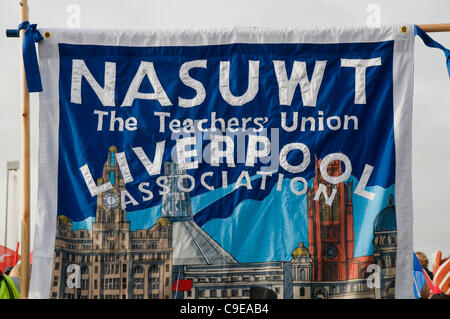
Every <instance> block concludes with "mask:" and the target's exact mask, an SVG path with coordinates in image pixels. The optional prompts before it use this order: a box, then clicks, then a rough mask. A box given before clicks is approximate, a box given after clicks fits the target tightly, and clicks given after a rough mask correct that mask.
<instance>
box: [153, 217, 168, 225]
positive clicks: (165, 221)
mask: <svg viewBox="0 0 450 319" xmlns="http://www.w3.org/2000/svg"><path fill="white" fill-rule="evenodd" d="M156 225H161V226H169V225H170V220H169V219H168V218H166V217H160V218H158V220H157V221H156Z"/></svg>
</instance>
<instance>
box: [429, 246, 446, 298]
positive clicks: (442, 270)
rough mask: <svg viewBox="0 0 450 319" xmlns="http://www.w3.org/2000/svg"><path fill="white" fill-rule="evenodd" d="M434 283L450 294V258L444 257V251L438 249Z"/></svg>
mask: <svg viewBox="0 0 450 319" xmlns="http://www.w3.org/2000/svg"><path fill="white" fill-rule="evenodd" d="M433 284H434V286H435V287H437V288H439V290H440V291H441V292H443V293H445V294H446V295H449V296H450V258H449V257H447V258H444V259H442V252H441V251H439V250H438V251H437V253H436V258H435V263H434V266H433Z"/></svg>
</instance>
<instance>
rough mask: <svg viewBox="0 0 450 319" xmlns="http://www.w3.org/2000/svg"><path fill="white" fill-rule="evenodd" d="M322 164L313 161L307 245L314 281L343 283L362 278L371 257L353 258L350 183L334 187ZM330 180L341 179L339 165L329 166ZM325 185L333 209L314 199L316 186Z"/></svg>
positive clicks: (323, 198) (334, 163)
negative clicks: (332, 197)
mask: <svg viewBox="0 0 450 319" xmlns="http://www.w3.org/2000/svg"><path fill="white" fill-rule="evenodd" d="M320 163H321V160H318V159H317V158H316V159H315V178H314V184H313V187H311V188H308V193H307V201H308V242H309V247H308V249H309V252H310V253H311V258H312V262H313V268H312V279H313V280H314V281H342V280H353V279H361V278H364V276H365V275H364V273H365V271H366V268H367V266H369V265H370V264H372V263H373V257H372V256H367V257H357V258H355V257H354V256H353V251H354V247H355V236H354V231H353V203H352V196H353V182H352V181H349V182H347V183H346V184H345V183H344V182H341V183H339V184H337V185H333V184H331V183H329V182H327V181H325V179H324V178H323V177H322V174H321V173H320ZM327 173H328V175H329V176H333V177H334V176H341V175H342V164H341V161H339V160H336V161H332V162H331V163H330V165H328V172H327ZM320 184H322V185H325V187H326V190H327V194H329V195H330V196H332V193H333V192H335V195H334V200H333V202H332V205H331V206H329V205H327V203H326V199H325V196H324V195H323V194H321V195H320V197H319V199H318V200H314V196H315V194H316V193H317V191H318V189H319V185H320Z"/></svg>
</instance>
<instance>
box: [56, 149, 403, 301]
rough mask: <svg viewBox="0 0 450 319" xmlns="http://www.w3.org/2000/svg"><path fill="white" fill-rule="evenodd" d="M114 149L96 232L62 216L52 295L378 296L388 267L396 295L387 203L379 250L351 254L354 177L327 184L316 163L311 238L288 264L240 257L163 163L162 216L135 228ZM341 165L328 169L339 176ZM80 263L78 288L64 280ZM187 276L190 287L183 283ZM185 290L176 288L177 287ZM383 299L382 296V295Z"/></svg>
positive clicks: (179, 175) (384, 289)
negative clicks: (374, 276)
mask: <svg viewBox="0 0 450 319" xmlns="http://www.w3.org/2000/svg"><path fill="white" fill-rule="evenodd" d="M116 153H117V149H116V148H115V147H114V146H112V147H110V148H109V151H108V157H107V161H106V163H105V165H104V167H103V176H102V178H101V179H99V180H98V185H100V184H104V183H106V182H110V183H111V184H112V186H113V188H112V189H111V190H109V191H106V192H104V193H102V194H99V195H98V196H97V210H96V216H95V221H94V222H93V223H92V228H91V229H90V230H87V229H79V230H74V229H73V223H72V222H71V221H70V219H68V218H67V217H66V216H59V217H58V223H57V235H56V243H55V253H54V268H53V274H52V278H53V282H52V287H51V292H50V297H51V298H93V299H95V298H98V299H116V298H130V299H131V298H160V299H161V298H166V299H167V298H176V299H208V298H212V299H216V298H221V299H223V298H244V299H245V298H249V297H250V289H251V288H252V287H264V288H268V289H270V290H272V291H273V292H275V294H276V295H277V298H279V299H281V298H285V299H291V298H295V299H298V298H299V299H301V298H304V299H307V298H375V297H377V294H376V292H377V291H376V290H375V289H373V288H370V287H369V286H368V285H367V279H366V277H367V273H366V272H367V267H368V266H369V265H370V264H373V263H376V264H378V265H379V266H380V267H381V269H382V277H381V288H380V291H381V297H383V298H387V297H393V293H394V278H395V254H396V236H397V235H396V223H395V206H393V199H392V198H391V199H390V202H389V205H388V207H386V208H385V209H383V210H382V211H381V212H380V213H379V215H378V216H377V218H376V219H375V222H374V254H373V256H363V257H354V231H353V203H352V196H353V194H352V190H353V185H352V182H351V181H350V182H347V184H345V183H339V184H338V185H336V186H332V185H331V184H329V183H327V182H325V181H324V180H323V178H322V177H321V175H320V170H319V166H320V161H319V160H317V159H316V163H315V165H316V166H315V168H316V175H315V179H314V183H313V187H312V188H309V189H308V192H307V207H308V241H309V245H308V247H306V246H305V245H304V243H301V242H300V243H298V246H297V247H295V248H294V249H293V251H292V259H291V260H288V261H266V262H249V263H239V262H238V261H237V260H236V259H235V258H234V257H233V256H232V255H231V254H230V253H229V252H227V251H226V250H225V249H224V248H223V247H221V245H220V244H219V243H218V242H217V241H216V240H214V239H213V238H212V237H211V236H210V235H209V234H208V233H206V232H205V231H204V230H203V229H202V228H201V227H199V226H198V225H197V224H196V223H195V222H194V220H193V212H192V207H191V200H190V196H189V192H186V191H183V190H185V189H187V188H188V186H189V185H188V183H189V180H188V178H186V175H185V172H184V171H182V170H180V169H179V168H178V166H177V165H176V164H175V163H170V162H166V163H164V176H165V177H166V181H167V182H166V185H167V186H168V188H169V190H170V191H169V192H168V193H166V194H164V195H163V197H162V200H161V216H160V218H159V219H158V220H157V222H156V223H155V225H153V226H152V227H151V228H150V229H137V230H135V231H132V230H130V222H128V221H127V216H126V211H125V209H123V208H122V206H121V191H123V190H125V185H124V182H123V179H122V176H121V173H120V170H119V167H118V164H117V160H116ZM340 165H341V164H340V162H333V163H331V164H330V168H329V171H328V174H329V175H331V176H338V175H340V174H341V173H342V168H341V166H340ZM319 183H322V184H324V185H326V188H327V190H328V193H327V194H331V193H332V191H333V190H332V188H333V187H335V188H336V193H335V199H334V201H333V204H332V205H331V207H330V206H328V205H326V203H325V198H324V196H323V195H322V196H321V197H320V198H319V199H318V200H317V201H316V200H314V194H315V192H316V191H317V189H318V187H319V186H318V185H319ZM71 267H72V268H73V267H79V268H80V275H81V280H80V284H79V286H76V285H73V284H68V283H70V282H71V280H72V272H73V270H72V268H71ZM183 282H188V283H189V285H187V287H188V288H186V286H184V285H180V283H183ZM178 288H180V289H178ZM378 295H379V294H378Z"/></svg>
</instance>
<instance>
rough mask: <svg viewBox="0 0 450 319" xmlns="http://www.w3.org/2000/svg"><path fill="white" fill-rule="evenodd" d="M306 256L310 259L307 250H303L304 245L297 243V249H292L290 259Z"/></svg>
mask: <svg viewBox="0 0 450 319" xmlns="http://www.w3.org/2000/svg"><path fill="white" fill-rule="evenodd" d="M303 256H307V257H310V256H311V254H310V253H309V250H308V249H307V248H305V245H304V244H303V243H301V242H300V243H298V247H297V248H295V249H294V251H293V252H292V257H303Z"/></svg>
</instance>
